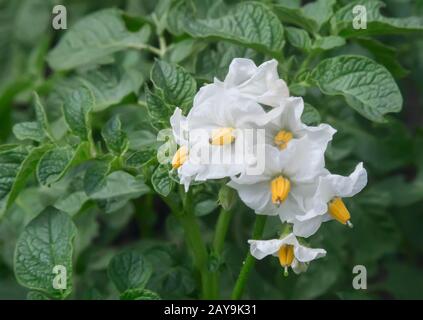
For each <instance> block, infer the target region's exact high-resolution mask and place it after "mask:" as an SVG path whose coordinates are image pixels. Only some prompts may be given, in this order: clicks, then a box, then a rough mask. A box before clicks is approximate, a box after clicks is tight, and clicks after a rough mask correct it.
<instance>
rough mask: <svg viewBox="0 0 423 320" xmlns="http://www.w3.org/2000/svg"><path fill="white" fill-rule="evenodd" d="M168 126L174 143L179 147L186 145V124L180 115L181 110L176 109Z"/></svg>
mask: <svg viewBox="0 0 423 320" xmlns="http://www.w3.org/2000/svg"><path fill="white" fill-rule="evenodd" d="M170 125H171V127H172V132H173V136H174V138H175V141H176V143H177V144H179V145H186V144H187V143H188V141H187V132H188V123H187V120H186V118H185V117H184V116H183V115H182V110H181V109H180V108H176V109H175V111H174V112H173V115H172V116H171V117H170Z"/></svg>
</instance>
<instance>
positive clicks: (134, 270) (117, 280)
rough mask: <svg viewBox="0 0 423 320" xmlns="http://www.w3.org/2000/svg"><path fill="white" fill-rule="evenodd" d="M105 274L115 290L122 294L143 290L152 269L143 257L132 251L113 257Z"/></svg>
mask: <svg viewBox="0 0 423 320" xmlns="http://www.w3.org/2000/svg"><path fill="white" fill-rule="evenodd" d="M107 273H108V275H109V278H110V279H111V280H112V281H113V283H114V284H115V286H116V288H117V289H118V290H119V291H120V292H121V293H123V292H125V291H126V290H130V289H144V287H145V285H146V284H147V282H148V280H149V279H150V277H151V275H152V273H153V268H152V266H151V264H150V263H149V262H148V261H147V260H146V259H145V258H144V256H143V255H141V254H140V253H139V252H137V251H134V250H133V251H128V252H123V253H120V254H118V255H116V256H115V257H113V259H112V261H110V264H109V267H108V268H107Z"/></svg>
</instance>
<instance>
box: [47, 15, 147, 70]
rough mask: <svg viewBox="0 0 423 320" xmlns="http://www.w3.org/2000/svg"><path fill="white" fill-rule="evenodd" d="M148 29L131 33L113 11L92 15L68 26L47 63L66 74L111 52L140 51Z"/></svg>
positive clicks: (143, 45) (119, 16) (49, 55)
mask: <svg viewBox="0 0 423 320" xmlns="http://www.w3.org/2000/svg"><path fill="white" fill-rule="evenodd" d="M149 36H150V28H149V27H145V28H141V29H140V30H139V31H134V32H131V31H129V30H128V29H127V28H126V26H125V22H124V20H123V18H122V12H121V11H120V10H117V9H104V10H101V11H97V12H94V13H93V14H90V15H88V16H86V17H84V18H83V19H81V20H80V21H78V22H77V23H76V24H75V25H74V26H72V27H71V28H70V29H69V30H68V31H67V32H66V34H65V35H64V36H63V37H62V38H61V39H60V41H59V43H58V44H57V45H56V47H54V48H53V50H51V51H50V53H49V54H48V58H47V60H48V63H49V64H50V66H51V67H52V68H53V69H55V70H68V69H72V68H75V67H79V66H82V65H85V64H89V63H95V62H98V61H100V60H101V59H102V58H104V57H107V56H109V55H111V54H113V53H115V52H118V51H121V50H124V49H128V48H135V49H143V48H144V47H145V44H146V42H147V40H148V38H149Z"/></svg>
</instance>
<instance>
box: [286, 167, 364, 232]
mask: <svg viewBox="0 0 423 320" xmlns="http://www.w3.org/2000/svg"><path fill="white" fill-rule="evenodd" d="M366 184H367V172H366V169H364V168H363V164H362V163H359V164H358V165H357V166H356V168H355V170H354V171H353V172H352V173H351V174H350V175H349V176H347V177H344V176H340V175H337V174H329V173H327V174H325V175H323V176H320V177H319V178H318V179H317V180H316V181H315V183H314V185H313V186H309V187H308V189H307V190H304V193H305V198H304V199H306V200H305V201H303V202H302V204H301V206H302V207H303V210H304V212H305V214H299V215H296V216H295V217H294V218H293V219H290V222H291V223H293V224H294V229H293V231H294V233H295V234H296V235H298V236H301V237H309V236H311V235H313V234H314V233H315V232H316V231H317V230H318V229H319V227H320V225H321V224H322V222H325V221H328V220H332V219H335V220H337V221H339V222H340V223H342V224H345V225H348V226H350V227H352V223H351V221H350V219H351V215H350V212H349V211H348V209H347V207H346V206H345V204H344V202H343V200H342V198H347V197H352V196H354V195H356V194H357V193H359V192H360V191H361V190H363V188H364V187H365V186H366Z"/></svg>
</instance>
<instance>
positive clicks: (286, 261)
mask: <svg viewBox="0 0 423 320" xmlns="http://www.w3.org/2000/svg"><path fill="white" fill-rule="evenodd" d="M278 257H279V262H280V264H281V266H282V267H284V269H285V271H284V274H285V276H287V275H288V267H289V266H291V264H292V262H293V261H294V246H292V245H283V246H282V247H280V249H279V251H278Z"/></svg>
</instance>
